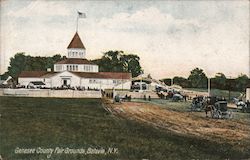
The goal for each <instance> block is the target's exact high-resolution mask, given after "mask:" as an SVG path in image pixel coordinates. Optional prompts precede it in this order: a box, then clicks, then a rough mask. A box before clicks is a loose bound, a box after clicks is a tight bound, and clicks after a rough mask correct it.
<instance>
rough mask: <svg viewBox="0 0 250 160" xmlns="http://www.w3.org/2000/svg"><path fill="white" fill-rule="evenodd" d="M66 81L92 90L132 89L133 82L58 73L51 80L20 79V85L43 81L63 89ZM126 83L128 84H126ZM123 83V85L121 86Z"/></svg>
mask: <svg viewBox="0 0 250 160" xmlns="http://www.w3.org/2000/svg"><path fill="white" fill-rule="evenodd" d="M64 79H66V80H67V83H68V84H69V85H70V86H71V87H79V86H81V87H85V89H87V88H88V87H89V88H91V89H112V88H113V87H115V88H116V89H130V87H131V80H125V79H123V80H122V79H100V78H99V79H98V78H81V77H78V76H77V75H75V74H72V73H70V72H68V71H64V72H61V73H57V74H55V75H54V76H52V77H50V78H18V81H19V83H20V85H24V86H27V85H28V84H29V83H30V82H31V81H42V82H43V83H45V84H46V87H48V88H52V87H61V86H62V85H63V80H64ZM125 82H126V83H125ZM121 83H123V85H122V84H121Z"/></svg>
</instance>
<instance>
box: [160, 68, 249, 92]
mask: <svg viewBox="0 0 250 160" xmlns="http://www.w3.org/2000/svg"><path fill="white" fill-rule="evenodd" d="M162 81H163V82H164V83H165V84H167V85H171V81H172V82H173V83H174V84H176V85H180V86H182V87H183V88H207V87H208V77H207V76H206V74H205V73H204V71H203V70H202V69H200V68H195V69H193V70H192V71H191V72H190V75H189V76H188V78H184V77H180V76H175V77H174V78H173V79H171V78H164V79H162ZM210 85H211V88H216V89H222V90H231V91H241V92H243V91H245V89H246V87H250V79H249V78H248V76H247V75H245V74H240V75H239V76H238V77H237V78H235V79H231V78H227V77H226V76H225V74H223V73H217V74H216V75H215V76H214V77H212V78H210Z"/></svg>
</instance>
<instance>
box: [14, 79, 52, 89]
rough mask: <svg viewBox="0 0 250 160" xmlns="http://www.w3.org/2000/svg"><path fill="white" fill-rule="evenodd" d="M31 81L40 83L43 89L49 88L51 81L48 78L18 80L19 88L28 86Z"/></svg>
mask: <svg viewBox="0 0 250 160" xmlns="http://www.w3.org/2000/svg"><path fill="white" fill-rule="evenodd" d="M31 81H42V82H43V83H44V84H45V87H48V88H50V87H51V79H50V78H39V77H38V78H37V77H26V78H18V83H19V85H21V86H25V87H26V86H28V84H29V83H30V82H31Z"/></svg>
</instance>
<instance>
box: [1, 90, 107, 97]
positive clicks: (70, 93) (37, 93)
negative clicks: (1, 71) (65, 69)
mask: <svg viewBox="0 0 250 160" xmlns="http://www.w3.org/2000/svg"><path fill="white" fill-rule="evenodd" d="M1 95H3V96H4V95H8V96H20V97H59V98H101V97H102V94H101V91H89V90H85V91H77V90H50V89H9V88H7V89H1V90H0V96H1Z"/></svg>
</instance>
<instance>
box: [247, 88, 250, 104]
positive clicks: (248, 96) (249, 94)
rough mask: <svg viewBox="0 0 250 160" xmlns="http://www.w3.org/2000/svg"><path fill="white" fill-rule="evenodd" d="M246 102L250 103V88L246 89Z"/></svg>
mask: <svg viewBox="0 0 250 160" xmlns="http://www.w3.org/2000/svg"><path fill="white" fill-rule="evenodd" d="M246 100H247V101H250V87H249V88H247V89H246Z"/></svg>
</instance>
